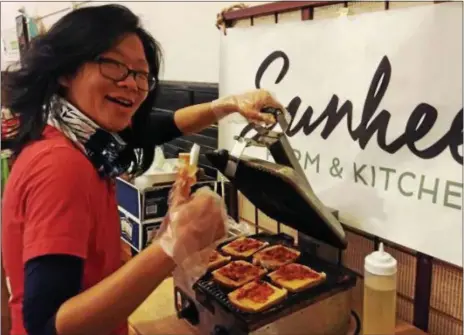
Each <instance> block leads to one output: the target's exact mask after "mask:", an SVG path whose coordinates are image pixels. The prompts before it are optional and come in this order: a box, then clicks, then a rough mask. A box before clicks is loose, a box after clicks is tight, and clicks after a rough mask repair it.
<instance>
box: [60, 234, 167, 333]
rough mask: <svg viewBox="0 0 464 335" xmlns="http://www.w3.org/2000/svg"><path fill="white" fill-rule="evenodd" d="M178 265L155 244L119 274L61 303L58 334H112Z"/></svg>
mask: <svg viewBox="0 0 464 335" xmlns="http://www.w3.org/2000/svg"><path fill="white" fill-rule="evenodd" d="M174 266H175V265H174V262H173V261H172V259H171V258H170V257H169V256H167V255H166V254H165V253H164V251H163V250H162V249H161V248H160V246H159V245H158V243H153V244H152V245H151V246H150V247H148V248H147V249H145V250H144V251H142V252H141V253H140V254H138V255H137V256H135V257H134V258H133V259H131V260H130V261H129V262H127V263H126V264H125V265H124V266H122V267H121V268H120V269H119V270H117V271H116V272H115V273H113V274H112V275H110V276H109V277H107V278H105V279H103V280H102V281H101V282H100V283H98V284H96V285H95V286H93V287H91V288H90V289H88V290H86V291H84V292H82V293H81V294H79V295H77V296H75V297H73V298H71V299H69V300H68V301H66V302H65V303H64V304H63V305H61V307H60V308H59V310H58V312H57V314H56V319H55V326H56V331H57V335H81V334H88V335H101V334H107V333H109V332H110V331H111V330H113V329H114V328H115V327H116V326H117V324H118V323H119V322H121V320H125V319H127V317H128V316H129V315H130V314H131V313H132V312H133V311H134V310H135V309H136V308H137V307H138V306H139V305H140V304H141V303H142V302H143V301H144V300H145V299H146V298H147V297H148V295H149V294H150V293H151V292H153V290H154V289H155V288H156V287H157V286H158V285H159V284H160V283H161V282H162V281H163V280H164V279H165V278H166V277H167V276H168V275H169V274H170V273H171V272H172V271H173V269H174ZM116 306H117V308H116Z"/></svg>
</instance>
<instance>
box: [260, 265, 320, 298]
mask: <svg viewBox="0 0 464 335" xmlns="http://www.w3.org/2000/svg"><path fill="white" fill-rule="evenodd" d="M326 277H327V276H326V274H325V273H324V272H317V271H314V270H313V269H311V268H309V267H307V266H305V265H302V264H297V263H291V264H286V265H283V266H281V267H280V268H279V269H277V270H276V271H274V272H272V273H270V274H269V278H271V280H272V282H273V283H274V284H276V285H278V286H280V287H282V288H285V289H287V290H288V291H289V292H300V291H303V290H306V289H308V288H310V287H314V286H316V285H318V284H320V283H322V282H323V281H324V280H325V279H326Z"/></svg>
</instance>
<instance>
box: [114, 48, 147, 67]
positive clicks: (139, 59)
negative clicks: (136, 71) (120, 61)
mask: <svg viewBox="0 0 464 335" xmlns="http://www.w3.org/2000/svg"><path fill="white" fill-rule="evenodd" d="M111 52H113V53H116V54H118V55H120V56H121V57H123V58H125V55H124V54H123V53H122V52H121V51H119V50H117V49H116V50H111V51H109V53H111ZM135 63H136V64H140V65H146V66H147V67H149V65H148V62H147V60H146V59H145V58H137V59H136V60H135Z"/></svg>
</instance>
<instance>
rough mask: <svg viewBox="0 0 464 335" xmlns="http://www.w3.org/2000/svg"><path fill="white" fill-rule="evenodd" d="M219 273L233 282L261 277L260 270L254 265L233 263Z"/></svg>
mask: <svg viewBox="0 0 464 335" xmlns="http://www.w3.org/2000/svg"><path fill="white" fill-rule="evenodd" d="M219 273H220V274H222V275H223V276H225V277H227V278H229V279H231V280H234V281H240V280H243V279H245V278H250V277H255V276H259V268H258V267H256V266H254V265H253V264H243V263H237V262H232V263H230V264H229V265H227V266H225V267H223V268H221V269H220V270H219Z"/></svg>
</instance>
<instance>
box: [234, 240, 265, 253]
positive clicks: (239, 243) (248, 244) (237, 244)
mask: <svg viewBox="0 0 464 335" xmlns="http://www.w3.org/2000/svg"><path fill="white" fill-rule="evenodd" d="M262 244H263V242H261V241H257V240H254V239H251V238H245V239H243V240H235V241H233V242H231V243H230V244H229V246H230V247H231V248H232V249H234V250H235V251H238V252H245V251H248V250H252V249H256V248H259V247H261V245H262Z"/></svg>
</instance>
